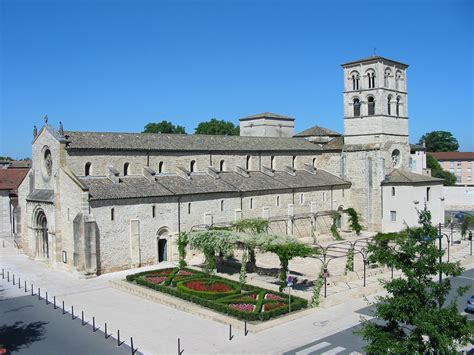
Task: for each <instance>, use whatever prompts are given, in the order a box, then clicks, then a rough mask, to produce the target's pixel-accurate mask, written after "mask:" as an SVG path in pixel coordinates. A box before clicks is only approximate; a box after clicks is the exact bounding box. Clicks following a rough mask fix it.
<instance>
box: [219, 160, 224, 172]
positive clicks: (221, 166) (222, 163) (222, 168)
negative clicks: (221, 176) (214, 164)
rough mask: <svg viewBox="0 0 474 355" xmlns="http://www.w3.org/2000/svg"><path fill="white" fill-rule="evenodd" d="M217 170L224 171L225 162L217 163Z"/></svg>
mask: <svg viewBox="0 0 474 355" xmlns="http://www.w3.org/2000/svg"><path fill="white" fill-rule="evenodd" d="M219 170H220V171H224V170H225V162H224V160H221V161H220V163H219Z"/></svg>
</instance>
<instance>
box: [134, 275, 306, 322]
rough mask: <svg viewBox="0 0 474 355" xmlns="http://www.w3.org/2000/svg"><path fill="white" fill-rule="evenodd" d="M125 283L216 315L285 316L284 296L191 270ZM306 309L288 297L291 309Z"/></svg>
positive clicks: (301, 301) (259, 318)
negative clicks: (184, 301) (210, 310)
mask: <svg viewBox="0 0 474 355" xmlns="http://www.w3.org/2000/svg"><path fill="white" fill-rule="evenodd" d="M127 281H129V282H134V283H137V284H139V285H142V286H145V287H148V288H150V289H153V290H156V291H159V292H163V293H166V294H169V295H172V296H174V297H178V298H181V299H184V300H187V301H190V302H193V303H196V304H198V305H200V306H203V307H206V308H210V309H212V310H215V311H217V312H221V313H225V314H227V315H230V316H233V317H236V318H239V319H245V320H249V321H265V320H268V319H270V318H274V317H278V316H280V315H283V314H285V313H288V311H289V309H288V308H289V307H288V300H287V297H286V295H285V294H283V293H280V292H274V291H269V290H265V289H262V288H259V287H256V286H251V285H240V284H239V283H238V282H236V281H232V280H229V279H225V278H222V277H219V276H209V275H206V274H204V273H202V272H199V271H196V270H192V269H185V268H183V269H181V270H179V269H178V268H174V269H163V270H153V271H146V272H141V273H138V274H133V275H128V276H127ZM306 307H307V301H306V300H304V299H302V298H299V297H291V310H292V312H293V311H297V310H299V309H302V308H306Z"/></svg>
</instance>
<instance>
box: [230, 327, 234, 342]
mask: <svg viewBox="0 0 474 355" xmlns="http://www.w3.org/2000/svg"><path fill="white" fill-rule="evenodd" d="M233 337H234V336H233V335H232V324H229V340H232V338H233Z"/></svg>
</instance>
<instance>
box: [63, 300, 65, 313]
mask: <svg viewBox="0 0 474 355" xmlns="http://www.w3.org/2000/svg"><path fill="white" fill-rule="evenodd" d="M64 313H65V312H64V301H63V314H64Z"/></svg>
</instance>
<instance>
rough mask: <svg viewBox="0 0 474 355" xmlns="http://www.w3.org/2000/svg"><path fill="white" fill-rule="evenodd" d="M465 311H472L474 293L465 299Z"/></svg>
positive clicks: (473, 310) (473, 309)
mask: <svg viewBox="0 0 474 355" xmlns="http://www.w3.org/2000/svg"><path fill="white" fill-rule="evenodd" d="M466 311H468V312H474V295H472V296H471V297H470V298H468V299H467V306H466Z"/></svg>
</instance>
